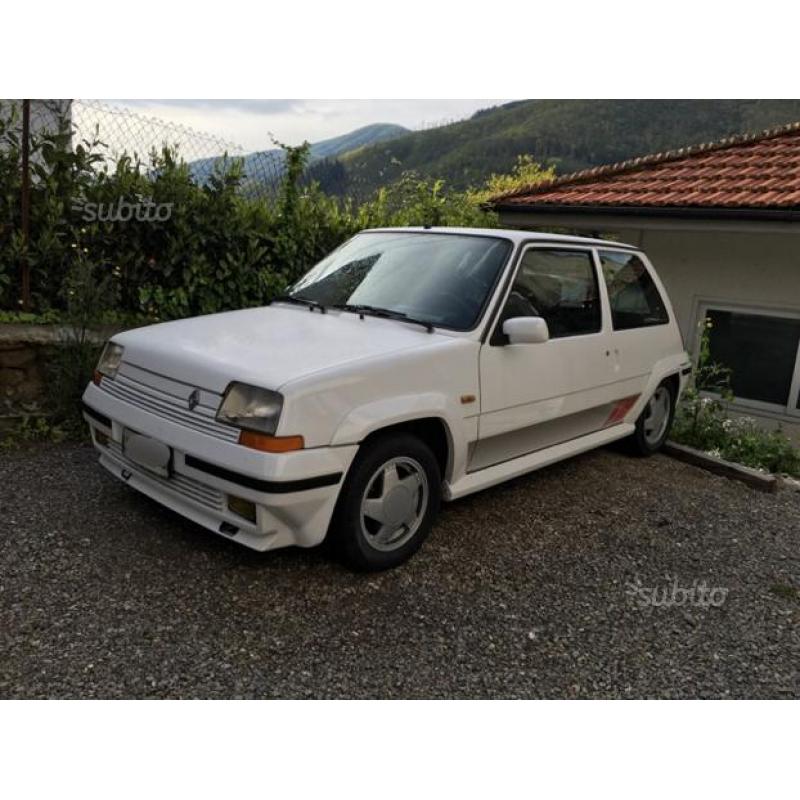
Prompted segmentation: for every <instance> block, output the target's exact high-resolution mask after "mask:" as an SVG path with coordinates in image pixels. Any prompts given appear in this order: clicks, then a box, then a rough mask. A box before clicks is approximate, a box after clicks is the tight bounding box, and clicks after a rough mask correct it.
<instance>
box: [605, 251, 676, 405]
mask: <svg viewBox="0 0 800 800" xmlns="http://www.w3.org/2000/svg"><path fill="white" fill-rule="evenodd" d="M597 256H598V259H599V262H600V267H601V271H602V275H603V282H604V288H605V292H606V295H607V297H608V307H609V312H610V313H609V316H610V331H609V346H610V348H611V355H612V359H613V361H614V377H615V380H616V381H617V383H618V386H619V393H621V394H625V395H629V396H638V395H639V394H640V393H641V392H642V391H644V389H645V387H646V386H647V382H648V379H649V378H650V373H651V371H652V369H653V365H654V364H656V363H657V362H658V361H659V360H660V359H662V358H666V357H668V356H670V355H673V354H674V353H675V351H676V346H678V347H681V345H680V343H679V342H677V341H676V338H677V337H676V332H675V327H674V326H671V325H670V324H669V323H670V313H671V312H670V308H669V301H668V299H667V297H666V293H665V291H664V289H663V287H662V286H661V285H660V283H659V281H658V278H657V276H656V275H655V273H654V271H653V270H652V267H650V266H649V265H648V264H647V263H646V261H645V259H644V257H643V256H642V255H641V254H640V253H634V252H630V251H625V250H614V249H606V248H599V249H598V251H597Z"/></svg>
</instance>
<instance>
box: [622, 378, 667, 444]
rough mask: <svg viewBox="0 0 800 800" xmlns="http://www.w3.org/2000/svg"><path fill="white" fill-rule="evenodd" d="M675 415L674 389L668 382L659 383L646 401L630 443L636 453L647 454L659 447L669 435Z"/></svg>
mask: <svg viewBox="0 0 800 800" xmlns="http://www.w3.org/2000/svg"><path fill="white" fill-rule="evenodd" d="M674 416H675V390H674V389H673V386H672V384H671V383H670V382H668V381H665V382H664V383H662V384H659V386H658V388H657V389H656V390H655V392H653V395H652V397H651V398H650V399H649V400H648V401H647V405H646V406H645V407H644V409H643V411H642V413H641V414H640V415H639V419H637V420H636V430H635V431H634V433H633V435H632V436H631V438H630V443H631V445H632V447H633V450H634V452H635V453H636V454H638V455H642V456H649V455H652V454H653V453H655V452H656V451H657V450H659V449H660V448H661V446H662V445H663V444H664V442H665V441H666V440H667V436H669V430H670V428H671V427H672V419H673V417H674Z"/></svg>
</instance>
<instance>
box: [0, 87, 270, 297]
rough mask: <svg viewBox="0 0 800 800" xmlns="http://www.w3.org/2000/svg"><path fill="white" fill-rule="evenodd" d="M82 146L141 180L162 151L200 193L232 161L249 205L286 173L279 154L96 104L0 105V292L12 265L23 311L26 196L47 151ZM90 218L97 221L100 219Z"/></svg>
mask: <svg viewBox="0 0 800 800" xmlns="http://www.w3.org/2000/svg"><path fill="white" fill-rule="evenodd" d="M87 144H89V145H90V147H88V148H87V149H90V150H91V152H92V154H93V155H96V156H100V157H101V158H102V159H104V160H105V162H106V166H107V168H108V170H109V172H112V171H114V169H115V167H116V164H117V163H118V161H119V159H121V158H122V157H123V156H126V157H128V158H130V163H129V164H128V165H127V168H130V167H131V166H133V167H134V168H138V169H139V170H140V173H141V174H142V175H143V176H146V177H148V178H156V177H157V176H158V175H159V174H160V173H159V170H160V169H161V166H160V165H163V163H164V162H163V157H162V151H163V149H164V148H165V147H166V148H169V149H170V150H171V151H172V153H173V154H174V155H175V156H176V157H177V159H179V160H180V161H182V162H185V163H187V164H188V165H189V169H190V174H191V178H192V180H193V181H194V182H195V183H196V184H198V185H200V186H204V185H206V184H207V183H208V182H209V181H210V180H211V179H212V178H213V176H214V175H215V171H217V170H219V169H225V168H226V166H229V165H231V162H234V161H236V162H238V163H240V164H241V176H240V180H239V182H238V183H237V185H236V189H234V191H238V192H240V193H241V194H243V195H245V196H246V197H248V198H252V199H263V200H272V199H274V198H275V196H276V195H277V193H278V190H279V186H280V181H281V178H282V176H283V174H284V171H285V166H286V155H285V153H284V151H283V150H282V149H280V148H274V149H271V150H264V151H261V152H254V153H246V152H245V151H244V149H243V148H242V147H241V146H239V145H237V144H236V143H234V142H231V141H229V140H226V139H224V138H222V137H220V136H216V135H213V134H208V133H202V132H199V131H196V130H193V129H192V128H189V127H186V126H184V125H180V124H176V123H174V122H168V121H165V120H162V119H157V118H155V117H150V116H147V115H145V114H140V113H136V112H134V111H132V110H131V109H128V108H121V107H117V106H113V105H110V104H108V103H104V102H102V101H98V100H0V166H2V168H3V169H2V175H0V234H1V235H0V290H2V289H3V286H4V284H5V285H8V284H9V274H8V273H9V268H10V267H11V266H13V268H14V270H18V271H19V281H20V295H21V303H22V308H23V309H25V310H27V309H28V308H29V307H30V306H31V298H32V286H31V264H32V262H34V261H35V260H36V254H35V253H34V252H33V251H32V249H31V235H32V233H31V232H32V231H33V232H34V234H35V230H34V228H35V227H36V225H37V224H38V223H37V219H36V213H35V212H36V209H33V210H32V208H31V197H32V196H33V195H34V194H35V193H36V190H37V189H38V188H40V187H41V185H42V179H43V177H44V175H45V174H46V173H47V172H48V171H49V169H50V168H52V167H53V164H55V163H57V161H58V159H57V158H54V157H53V151H54V150H55V151H57V150H59V149H64V150H71V151H72V152H73V154H75V155H77V148H78V147H79V146H80V145H83V146H84V147H85V148H86V147H87ZM93 163H94V162H93ZM73 188H74V187H73ZM17 198H19V202H18V203H17V202H16V199H17ZM72 200H73V202H72V206H71V208H72V210H73V211H74V210H75V208H76V207H77V205H76V204H78V205H80V206H81V208H83V209H84V211H85V210H86V208H85V207H84V205H85V204H84V200H85V198H84V197H83V196H75V197H73V198H72ZM128 200H129V198H125V203H126V208H127V207H129V206H130V205H131V203H132V202H133V199H131V203H129V202H128ZM92 205H97V204H96V203H94V204H92ZM121 207H122V206H121V205H119V208H121ZM97 218H98V219H100V218H101V215H100V214H99V212H98V214H97ZM106 218H107V219H110V217H108V215H106ZM38 222H39V223H40V222H41V220H38ZM34 249H35V248H34ZM0 294H2V292H1V291H0Z"/></svg>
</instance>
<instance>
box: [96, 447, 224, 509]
mask: <svg viewBox="0 0 800 800" xmlns="http://www.w3.org/2000/svg"><path fill="white" fill-rule="evenodd" d="M108 449H109V451H110V452H111V453H112V454H113V456H114V459H115V460H117V461H119V462H120V464H122V465H123V466H125V467H127V468H129V469H131V470H133V471H135V472H138V473H139V474H141V475H145V476H147V478H148V479H149V480H151V481H153V482H154V483H157V484H159V485H160V486H163V487H164V488H165V489H169V490H170V491H172V492H175V493H176V494H180V495H182V496H183V497H185V498H186V499H187V500H191V501H193V502H195V503H199V504H200V505H202V506H205V507H206V508H210V509H212V510H213V511H222V510H223V509H224V508H225V495H224V494H223V493H222V492H220V491H218V490H217V489H214V488H213V487H211V486H206V484H204V483H200V481H196V480H195V479H194V478H189V477H187V476H186V475H179V474H178V473H177V472H176V473H173V474H172V476H171V477H170V478H162V477H161V476H160V475H155V474H154V473H152V472H149V471H148V470H146V469H143V468H142V467H140V466H139V465H138V464H134V463H133V462H132V461H131V460H130V459H128V458H126V457H125V454H124V453H123V452H122V445H120V443H119V442H114V441H109V443H108Z"/></svg>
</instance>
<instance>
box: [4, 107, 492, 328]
mask: <svg viewBox="0 0 800 800" xmlns="http://www.w3.org/2000/svg"><path fill="white" fill-rule="evenodd" d="M18 129H19V125H18V121H17V120H15V119H13V117H12V115H11V112H7V111H3V109H2V108H0V197H1V198H2V203H3V209H2V210H3V216H2V219H3V223H1V225H2V226H1V227H0V311H2V310H5V311H6V312H9V311H16V310H18V309H19V291H20V274H19V265H20V262H21V260H22V239H21V233H20V210H19V206H20V203H19V197H20V166H19V164H20V152H19V137H18ZM286 150H287V170H286V173H285V176H284V179H283V183H282V185H281V186H280V187H279V191H278V193H277V195H276V198H275V200H274V201H272V202H269V201H265V200H260V199H252V198H248V197H246V196H245V194H244V193H243V192H242V191H241V187H242V185H243V182H244V176H243V175H242V164H241V162H239V161H237V160H235V159H227V158H226V159H220V161H219V162H218V166H217V169H216V171H215V172H214V174H213V175H212V176H211V178H210V179H209V180H208V181H207V182H206V183H205V184H203V185H198V184H197V183H195V181H194V180H193V179H192V175H191V172H190V168H189V166H188V165H187V164H186V163H185V162H183V161H182V160H181V159H180V158H179V157H178V156H177V154H176V153H175V152H174V151H173V150H171V149H170V148H168V147H165V148H164V149H162V150H161V152H152V153H150V155H149V157H148V159H147V160H146V162H142V161H141V160H139V159H138V158H131V157H129V156H123V157H121V158H119V159H118V160H117V161H110V160H109V159H107V158H106V155H105V149H104V145H103V144H102V142H101V141H100V140H99V139H94V140H91V141H82V142H80V143H78V144H77V145H75V143H74V142H72V143H71V142H70V134H69V131H68V130H66V129H64V130H63V131H62V132H60V133H54V134H48V135H43V136H37V137H33V140H32V146H31V167H32V178H33V180H32V191H31V235H30V244H29V248H28V261H29V263H30V265H31V276H32V293H33V305H34V308H33V311H34V312H36V313H38V314H45V315H48V314H52V313H54V312H56V313H60V312H65V311H67V309H68V306H69V305H70V298H69V296H68V292H69V291H70V289H69V285H70V279H69V275H70V272H71V271H74V270H76V269H79V267H78V265H77V262H78V256H80V257H81V259H82V261H83V262H88V263H89V264H90V266H91V270H90V272H91V277H92V279H93V280H94V281H97V282H104V283H106V284H108V285H107V286H106V289H107V291H105V292H103V297H104V301H103V307H102V308H95V309H93V311H94V312H95V313H96V314H103V315H105V316H106V317H108V316H109V315H112V316H113V315H115V314H116V315H118V316H119V317H121V318H123V319H126V318H130V317H136V318H144V319H153V320H155V319H166V318H176V317H185V316H192V315H196V314H205V313H211V312H215V311H221V310H227V309H232V308H243V307H246V306H254V305H262V304H264V303H265V302H266V301H268V300H269V299H270V298H271V297H273V296H274V295H275V294H276V293H278V292H280V291H281V290H282V289H283V288H284V287H285V286H286V285H287V283H289V282H291V281H293V280H294V279H296V278H297V277H299V276H300V275H301V274H302V273H303V272H305V271H306V270H307V269H308V268H309V267H310V266H312V265H313V264H314V263H315V262H316V261H318V260H319V259H320V258H322V256H324V255H325V254H326V253H327V252H329V251H330V250H331V249H333V248H334V247H336V246H337V245H338V244H340V243H341V242H342V241H343V240H345V239H346V238H348V237H349V236H351V235H352V234H353V233H355V232H356V231H358V230H360V229H362V228H365V227H375V226H386V225H410V224H414V225H420V224H433V225H447V224H449V225H481V226H492V225H494V224H496V219H495V217H494V215H492V214H488V213H486V212H484V211H483V210H482V209H481V207H480V204H479V202H478V199H477V198H476V197H475V196H472V195H468V194H461V193H452V192H448V191H446V188H445V186H444V185H443V183H442V182H441V181H431V180H421V179H419V178H417V177H415V176H413V175H406V176H404V178H403V179H402V180H401V181H400V182H398V183H397V184H395V185H393V186H392V187H388V188H386V189H382V190H381V191H379V192H378V193H377V194H376V195H375V196H374V197H373V198H372V199H371V200H370V201H369V202H367V203H365V204H363V205H358V206H356V205H354V204H352V203H349V202H347V201H340V200H336V199H333V198H330V197H328V196H326V195H324V194H323V193H322V192H320V191H319V189H318V188H317V187H316V186H315V185H306V184H305V183H304V181H303V174H304V170H305V165H306V159H307V155H308V148H307V146H303V147H299V148H286ZM132 204H138V205H137V206H136V214H138V215H139V216H140V217H141V216H142V215H144V216H148V217H149V219H148V220H147V221H143V220H142V219H137V218H136V215H134V216H133V218H131V219H124V217H126V216H131V212H130V208H131V206H132ZM167 208H168V209H169V212H170V213H169V215H168V218H166V217H167V215H166V214H165V213H162V211H163V210H164V209H167ZM157 211H158V214H156V212H157ZM109 217H112V218H109ZM119 217H122V218H123V219H119ZM79 271H80V272H81V274H82V275H83V274H85V268H84V267H83V266H81V267H80V270H79Z"/></svg>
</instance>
